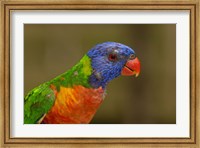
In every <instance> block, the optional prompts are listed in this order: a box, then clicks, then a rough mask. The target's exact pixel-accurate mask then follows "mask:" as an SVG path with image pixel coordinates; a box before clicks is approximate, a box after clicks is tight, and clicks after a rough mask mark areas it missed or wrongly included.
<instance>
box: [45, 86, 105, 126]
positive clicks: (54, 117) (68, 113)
mask: <svg viewBox="0 0 200 148" xmlns="http://www.w3.org/2000/svg"><path fill="white" fill-rule="evenodd" d="M54 92H55V94H56V100H55V103H54V105H53V107H52V108H51V110H50V111H49V112H48V113H47V115H46V116H45V118H44V120H43V123H50V124H59V123H61V124H65V123H66V124H74V123H89V122H90V121H91V119H92V117H93V116H94V114H95V113H96V111H97V109H98V107H99V105H100V104H101V103H102V101H103V97H104V91H103V89H102V88H101V87H100V88H98V89H91V88H85V87H83V86H80V85H79V86H75V87H73V88H65V87H60V91H59V92H56V91H55V90H54Z"/></svg>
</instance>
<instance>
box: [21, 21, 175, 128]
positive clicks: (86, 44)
mask: <svg viewBox="0 0 200 148" xmlns="http://www.w3.org/2000/svg"><path fill="white" fill-rule="evenodd" d="M105 41H115V42H120V43H123V44H126V45H128V46H130V47H131V48H133V49H134V50H135V52H136V54H137V56H138V58H139V59H140V61H141V73H140V76H139V77H138V78H135V77H125V76H120V77H118V78H117V79H114V80H113V81H112V82H110V84H109V85H108V87H107V96H106V99H105V100H104V102H103V104H102V105H101V106H100V108H99V110H98V111H97V113H96V115H95V117H94V119H93V120H92V123H95V124H175V123H176V25H175V24H25V25H24V94H25V95H26V94H27V93H28V91H30V90H31V89H33V88H34V87H36V86H38V85H39V84H41V83H43V82H45V81H48V80H50V79H52V78H54V77H55V76H57V75H60V74H61V73H63V72H65V71H66V70H68V69H69V68H71V67H73V66H74V65H75V64H76V63H77V62H78V61H79V60H80V59H81V58H82V56H83V55H84V54H85V53H86V52H87V51H88V50H89V49H90V48H92V47H93V46H94V45H96V44H98V43H102V42H105Z"/></svg>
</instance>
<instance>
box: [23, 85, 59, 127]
mask: <svg viewBox="0 0 200 148" xmlns="http://www.w3.org/2000/svg"><path fill="white" fill-rule="evenodd" d="M54 101H55V95H54V92H53V90H52V89H51V88H50V87H49V85H48V84H46V83H44V84H42V85H40V86H38V87H36V88H34V89H33V90H32V91H30V92H29V93H28V94H27V95H26V97H25V98H24V124H35V123H37V122H38V121H39V120H40V119H41V118H42V117H44V115H45V114H46V113H47V112H48V111H49V110H50V109H51V107H52V106H53V104H54Z"/></svg>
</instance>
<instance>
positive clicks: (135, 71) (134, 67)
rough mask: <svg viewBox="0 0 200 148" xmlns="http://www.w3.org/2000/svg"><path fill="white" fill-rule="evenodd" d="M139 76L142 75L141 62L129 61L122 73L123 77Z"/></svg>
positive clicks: (135, 59)
mask: <svg viewBox="0 0 200 148" xmlns="http://www.w3.org/2000/svg"><path fill="white" fill-rule="evenodd" d="M139 74H140V61H139V60H138V58H134V59H132V60H128V61H127V62H126V64H125V65H124V68H123V69H122V71H121V75H124V76H132V75H135V76H136V77H137V76H138V75H139Z"/></svg>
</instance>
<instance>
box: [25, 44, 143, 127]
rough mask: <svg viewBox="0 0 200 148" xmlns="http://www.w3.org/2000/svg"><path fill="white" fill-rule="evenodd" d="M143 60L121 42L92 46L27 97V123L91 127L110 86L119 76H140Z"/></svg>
mask: <svg viewBox="0 0 200 148" xmlns="http://www.w3.org/2000/svg"><path fill="white" fill-rule="evenodd" d="M139 73H140V61H139V59H138V57H137V56H136V53H135V51H134V50H133V49H132V48H130V47H129V46H126V45H124V44H122V43H118V42H111V41H109V42H103V43H99V44H97V45H95V46H94V47H92V48H91V49H90V50H89V51H88V52H87V53H86V54H84V55H83V57H82V58H81V59H80V61H79V62H78V63H77V64H76V65H75V66H73V67H72V68H70V69H69V70H67V71H66V72H64V73H63V74H61V75H59V76H57V77H55V78H53V79H52V80H50V81H47V82H45V83H43V84H41V85H39V86H37V87H35V88H34V89H32V90H31V91H29V92H28V94H27V95H26V96H25V97H24V124H89V123H90V122H91V120H92V119H93V117H94V115H95V113H96V112H97V110H98V108H99V107H100V105H101V104H102V102H103V101H104V98H105V96H106V87H107V85H108V83H109V82H110V81H111V80H113V79H114V78H116V77H119V76H120V75H124V76H136V77H137V76H138V75H139Z"/></svg>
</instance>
